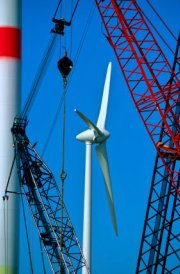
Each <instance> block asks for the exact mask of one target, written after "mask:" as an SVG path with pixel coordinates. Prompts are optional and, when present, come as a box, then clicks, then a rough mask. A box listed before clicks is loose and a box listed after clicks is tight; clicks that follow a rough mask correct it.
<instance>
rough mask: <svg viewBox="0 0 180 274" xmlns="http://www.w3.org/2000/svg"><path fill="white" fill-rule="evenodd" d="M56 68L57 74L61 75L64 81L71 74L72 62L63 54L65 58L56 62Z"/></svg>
mask: <svg viewBox="0 0 180 274" xmlns="http://www.w3.org/2000/svg"><path fill="white" fill-rule="evenodd" d="M57 66H58V69H59V72H60V73H61V74H62V77H63V78H65V79H66V78H67V76H68V75H69V73H70V72H71V69H72V67H73V62H72V61H71V59H69V58H68V57H67V54H66V53H65V56H64V57H63V58H61V59H60V60H59V61H58V63H57Z"/></svg>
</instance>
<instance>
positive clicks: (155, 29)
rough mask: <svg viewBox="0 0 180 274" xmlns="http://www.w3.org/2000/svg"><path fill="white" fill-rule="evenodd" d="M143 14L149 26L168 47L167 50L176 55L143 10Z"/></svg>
mask: <svg viewBox="0 0 180 274" xmlns="http://www.w3.org/2000/svg"><path fill="white" fill-rule="evenodd" d="M141 12H142V14H143V16H144V17H145V18H146V20H147V21H148V22H149V24H150V25H151V26H152V28H153V29H154V31H155V32H156V33H157V35H158V36H159V37H160V39H161V40H162V41H163V43H164V44H165V45H166V46H167V48H168V49H169V50H170V51H171V53H172V54H173V55H175V52H174V50H173V49H172V48H171V47H170V45H169V44H168V43H167V42H166V40H165V39H164V38H163V36H162V35H161V33H160V32H159V31H158V30H157V27H156V26H155V25H154V24H153V23H152V21H151V20H150V19H149V17H148V16H147V15H146V14H145V12H144V11H143V10H142V9H141Z"/></svg>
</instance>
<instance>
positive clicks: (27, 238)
mask: <svg viewBox="0 0 180 274" xmlns="http://www.w3.org/2000/svg"><path fill="white" fill-rule="evenodd" d="M21 203H22V212H23V218H24V226H25V232H26V240H27V244H28V254H29V261H30V269H31V274H33V273H34V270H33V262H32V256H31V247H30V241H29V235H28V227H27V220H26V214H25V208H24V202H23V197H22V195H21Z"/></svg>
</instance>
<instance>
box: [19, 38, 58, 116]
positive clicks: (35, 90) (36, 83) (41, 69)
mask: <svg viewBox="0 0 180 274" xmlns="http://www.w3.org/2000/svg"><path fill="white" fill-rule="evenodd" d="M55 41H56V35H53V37H52V38H51V39H50V43H49V45H48V48H47V50H46V52H45V54H44V56H43V58H42V61H41V63H40V67H39V69H38V71H37V73H36V76H35V79H34V82H33V84H32V87H31V89H30V92H29V95H28V97H27V99H26V102H25V105H24V108H23V111H22V114H21V116H22V117H23V118H25V117H26V116H27V115H28V113H29V112H30V109H31V108H32V105H33V102H34V100H35V97H36V96H37V94H38V89H39V86H40V83H41V81H42V78H43V76H44V74H45V71H46V69H47V65H48V61H49V60H50V55H51V53H52V50H53V47H54V44H55Z"/></svg>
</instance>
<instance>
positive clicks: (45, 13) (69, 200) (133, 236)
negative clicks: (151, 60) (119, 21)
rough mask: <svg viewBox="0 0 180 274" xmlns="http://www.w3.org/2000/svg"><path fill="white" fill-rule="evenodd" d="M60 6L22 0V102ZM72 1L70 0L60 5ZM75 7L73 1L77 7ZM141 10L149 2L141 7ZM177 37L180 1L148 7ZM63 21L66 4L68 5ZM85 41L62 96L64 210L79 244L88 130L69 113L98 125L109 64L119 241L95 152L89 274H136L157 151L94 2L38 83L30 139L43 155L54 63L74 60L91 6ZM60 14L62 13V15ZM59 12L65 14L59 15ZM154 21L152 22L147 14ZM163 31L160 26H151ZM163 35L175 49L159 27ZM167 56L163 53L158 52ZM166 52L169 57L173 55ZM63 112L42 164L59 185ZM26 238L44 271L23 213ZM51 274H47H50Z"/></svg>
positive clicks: (55, 99) (84, 5) (58, 87)
mask: <svg viewBox="0 0 180 274" xmlns="http://www.w3.org/2000/svg"><path fill="white" fill-rule="evenodd" d="M57 2H58V1H49V0H38V1H37V0H36V1H35V0H31V1H27V0H22V3H23V7H22V31H23V40H22V41H23V59H22V102H24V100H25V98H26V96H27V95H28V93H29V90H30V87H31V85H32V82H33V80H34V77H35V74H36V72H37V70H38V66H39V63H40V61H41V59H42V57H43V54H44V52H45V49H46V48H47V45H48V41H49V39H50V36H51V34H50V29H51V28H52V27H53V25H52V23H51V19H52V17H53V14H54V12H55V9H56V6H57ZM64 2H67V3H68V2H71V1H64ZM74 2H75V1H74ZM139 2H140V3H141V5H142V6H141V7H142V8H143V9H144V10H147V12H149V10H148V9H147V4H146V1H139ZM151 2H152V3H153V4H154V5H155V7H156V8H157V10H158V12H159V13H160V14H161V15H162V17H163V18H164V19H165V21H166V23H167V24H168V25H169V26H170V28H171V29H172V30H173V32H174V33H175V35H177V34H178V31H179V25H178V23H179V22H178V20H179V0H172V1H171V2H169V1H168V0H165V1H162V0H156V1H155V0H153V1H151ZM66 5H67V6H66V15H67V19H68V18H69V16H68V14H69V11H70V6H68V4H66ZM92 7H93V11H94V12H93V16H91V17H92V20H91V21H90V25H89V28H88V32H87V35H86V39H85V41H84V44H83V47H82V49H81V51H80V55H79V58H78V61H77V62H76V64H75V66H74V68H73V72H72V77H71V80H70V83H69V88H68V93H67V126H66V145H65V170H66V172H67V173H68V177H67V179H66V182H65V204H66V206H67V209H68V212H69V214H70V218H71V220H72V223H73V225H74V227H75V230H76V233H77V236H78V238H79V241H80V242H81V243H82V220H83V215H82V214H83V191H84V156H85V147H84V144H83V143H80V142H78V141H77V140H76V138H75V136H76V135H77V134H78V133H80V132H81V131H82V130H83V129H85V127H84V124H83V122H82V121H81V120H80V119H79V117H77V116H76V114H75V113H74V111H73V110H74V108H78V109H79V110H81V111H82V112H83V113H84V114H86V115H87V116H88V117H89V118H90V119H91V120H92V121H94V122H96V119H97V116H98V111H99V107H100V102H101V95H102V90H103V84H104V77H105V73H106V68H107V64H108V62H109V61H112V80H111V90H110V98H109V108H108V117H107V130H108V131H110V133H111V137H110V139H109V140H108V143H107V148H108V154H109V164H110V170H111V178H112V184H113V192H114V202H115V208H116V215H117V221H118V229H119V236H118V237H116V236H115V235H114V231H113V228H112V224H111V219H110V214H109V209H108V205H107V200H106V196H105V191H104V185H103V178H102V175H101V172H100V168H99V165H98V162H97V159H96V155H95V153H94V151H93V229H92V230H93V231H92V237H93V239H92V250H93V251H92V271H93V274H108V273H112V274H115V273H118V274H132V273H134V272H135V268H136V262H137V256H138V251H139V245H140V239H141V233H142V228H143V220H144V216H145V210H146V205H147V198H148V193H149V188H150V182H151V176H152V171H153V166H154V159H155V149H154V147H153V145H152V143H151V141H150V139H149V136H148V135H147V133H146V131H145V128H144V126H143V124H142V122H141V120H140V117H139V116H138V113H137V111H136V109H135V107H134V105H133V102H132V100H131V97H130V94H129V91H128V89H127V86H126V85H125V81H124V79H123V77H122V73H121V71H120V68H119V67H118V64H117V61H116V59H115V56H114V53H113V51H112V50H111V48H110V46H109V44H108V43H107V41H106V39H105V38H104V36H103V31H104V30H103V28H102V25H101V21H100V17H99V14H98V11H97V9H96V7H95V1H87V0H81V1H80V4H79V8H78V10H77V13H76V15H75V17H74V20H73V24H72V32H71V31H69V30H67V33H66V35H65V37H63V38H62V40H61V43H60V42H58V43H57V44H56V47H55V50H54V55H53V57H52V61H51V62H50V64H49V67H48V70H47V73H46V75H45V78H44V80H43V81H42V84H41V87H40V92H39V94H38V97H37V99H36V101H35V103H34V106H33V108H32V111H31V112H30V115H29V120H30V123H29V127H28V135H29V138H30V140H31V141H32V142H35V141H38V145H37V150H38V151H39V152H40V154H41V152H42V150H43V147H44V144H45V142H46V139H47V136H48V133H49V129H50V126H51V123H52V121H53V119H54V115H55V113H56V110H57V107H58V103H59V100H60V98H61V96H62V92H63V89H62V87H63V85H62V78H61V76H60V75H59V73H58V70H57V66H56V63H57V61H58V59H59V58H61V57H62V56H63V54H64V48H65V47H66V49H67V52H68V54H69V55H71V59H72V60H73V61H74V62H75V56H76V54H77V50H78V48H79V46H80V39H81V37H82V34H83V30H84V28H85V25H86V21H87V19H88V16H89V13H90V10H91V8H92ZM64 10H65V9H64ZM63 14H64V13H63ZM151 18H152V20H153V16H152V15H151ZM154 22H155V23H156V26H157V27H160V25H159V23H157V20H156V21H154ZM161 33H162V35H163V36H164V37H165V39H167V40H168V43H169V44H170V45H171V46H172V48H175V42H174V41H173V40H171V38H170V36H168V35H167V34H166V33H165V32H164V30H163V29H161ZM60 45H61V46H60ZM163 50H164V51H165V50H166V49H165V48H163ZM166 52H167V58H168V59H169V60H170V61H172V56H170V54H169V53H168V51H167V50H166ZM61 128H62V112H61V113H60V115H59V119H58V122H57V125H56V127H55V130H54V131H53V134H52V138H51V141H50V143H49V146H48V148H47V151H46V153H45V155H44V160H45V162H46V163H47V164H48V166H49V167H50V169H51V170H52V172H53V174H54V175H55V177H56V179H57V182H58V184H60V180H59V173H60V171H61V142H62V134H61V132H62V130H61ZM27 219H28V225H29V228H30V229H29V233H30V240H31V243H32V253H33V262H34V273H38V272H39V273H40V272H41V271H42V268H41V263H40V260H41V259H40V254H39V250H38V251H37V244H38V241H37V238H36V236H35V234H36V231H35V230H34V228H33V227H34V225H33V222H32V220H31V216H30V214H29V213H28V211H27ZM48 271H49V272H48V273H51V272H50V270H48ZM20 273H21V274H24V273H30V268H29V262H28V252H27V245H26V238H25V235H24V232H23V223H22V230H21V245H20Z"/></svg>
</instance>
